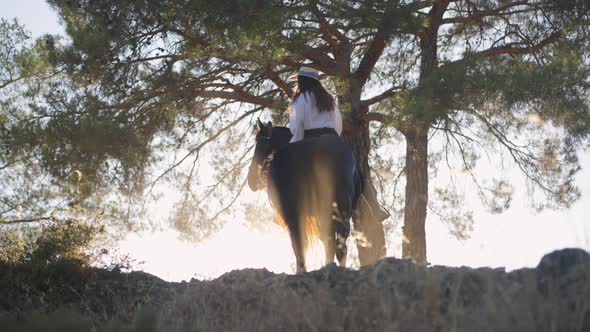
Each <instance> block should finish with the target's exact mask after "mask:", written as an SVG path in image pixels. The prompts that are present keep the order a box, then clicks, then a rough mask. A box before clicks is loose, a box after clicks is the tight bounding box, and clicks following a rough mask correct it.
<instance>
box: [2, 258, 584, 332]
mask: <svg viewBox="0 0 590 332" xmlns="http://www.w3.org/2000/svg"><path fill="white" fill-rule="evenodd" d="M91 329H94V330H97V331H167V332H171V331H590V255H589V254H588V253H586V252H585V251H582V250H578V249H566V250H561V251H556V252H553V253H551V254H548V255H546V256H545V257H544V258H543V259H542V260H541V262H540V263H539V265H538V266H537V267H536V268H534V269H521V270H517V271H512V272H509V273H507V272H505V271H503V270H502V269H490V268H479V269H472V268H466V267H463V268H449V267H443V266H433V267H424V266H419V265H416V264H414V263H412V262H410V261H407V260H400V259H394V258H387V259H384V260H382V261H380V262H378V263H377V264H375V265H373V266H369V267H365V268H362V269H360V270H358V271H354V270H348V269H343V268H339V267H336V266H335V265H329V266H327V267H325V268H323V269H321V270H318V271H314V272H311V273H307V274H305V275H286V274H278V275H277V274H274V273H271V272H268V271H266V270H254V269H250V270H240V271H233V272H230V273H227V274H225V275H223V276H221V277H220V278H218V279H215V280H211V281H199V280H191V281H190V282H182V283H168V282H165V281H163V280H161V279H159V278H157V277H154V276H152V275H149V274H146V273H142V272H133V273H121V272H118V271H105V270H100V269H88V268H79V267H76V266H72V265H67V264H62V265H55V266H47V267H42V268H40V267H31V266H0V331H3V332H4V331H7V332H12V331H34V330H39V331H78V330H80V331H82V330H91Z"/></svg>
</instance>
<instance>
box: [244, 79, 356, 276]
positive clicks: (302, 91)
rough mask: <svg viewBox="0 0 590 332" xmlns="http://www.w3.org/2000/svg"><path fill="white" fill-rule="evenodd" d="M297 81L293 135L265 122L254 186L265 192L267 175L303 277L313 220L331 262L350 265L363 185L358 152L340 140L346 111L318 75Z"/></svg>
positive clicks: (252, 172)
mask: <svg viewBox="0 0 590 332" xmlns="http://www.w3.org/2000/svg"><path fill="white" fill-rule="evenodd" d="M297 81H298V88H297V90H296V93H295V95H294V97H293V99H292V103H291V107H290V108H291V114H290V122H289V129H290V131H289V130H288V129H287V128H283V127H272V124H270V123H269V124H268V125H264V124H262V122H260V121H259V127H260V131H259V132H258V134H257V135H256V148H255V152H254V158H253V160H252V165H251V166H250V170H249V172H248V184H249V186H250V188H251V189H252V190H254V191H256V190H258V189H261V187H262V186H263V184H261V183H263V181H261V178H260V177H261V176H260V175H261V173H264V174H267V176H266V180H267V181H266V186H267V191H268V195H269V197H270V200H271V202H272V204H273V207H274V208H275V210H276V211H277V212H278V214H279V215H280V216H282V219H283V220H284V222H285V224H286V226H287V228H288V231H289V235H290V238H291V245H292V247H293V251H294V253H295V258H296V261H297V272H298V273H301V272H304V271H305V270H306V265H305V258H304V257H305V255H304V251H305V248H306V240H308V239H309V235H310V234H306V231H307V229H308V227H306V222H309V220H310V218H309V217H314V218H316V219H317V220H318V221H319V222H318V226H319V236H320V240H321V241H322V242H323V244H324V249H325V255H326V256H325V257H326V263H329V262H332V261H333V259H334V255H336V258H337V259H338V262H339V265H341V266H345V265H346V253H347V248H346V239H347V238H348V236H349V234H350V224H349V222H350V217H351V216H352V211H353V209H354V208H356V203H357V202H358V198H359V197H360V194H361V192H362V189H363V188H362V187H363V185H362V177H361V176H360V172H359V171H358V169H357V168H356V161H355V159H354V156H353V153H352V150H351V149H350V147H349V146H347V145H346V144H344V143H343V142H342V141H341V140H340V138H339V137H338V134H339V133H340V132H341V131H342V119H341V117H340V112H339V110H338V108H337V106H336V104H335V102H334V98H333V97H332V96H331V95H330V94H329V93H327V91H326V90H325V89H324V88H323V87H322V86H321V84H320V82H319V75H318V73H317V71H314V70H312V69H310V68H306V67H303V68H301V70H300V71H299V73H298V75H297ZM289 142H290V144H289ZM269 157H270V158H269ZM261 171H264V172H261Z"/></svg>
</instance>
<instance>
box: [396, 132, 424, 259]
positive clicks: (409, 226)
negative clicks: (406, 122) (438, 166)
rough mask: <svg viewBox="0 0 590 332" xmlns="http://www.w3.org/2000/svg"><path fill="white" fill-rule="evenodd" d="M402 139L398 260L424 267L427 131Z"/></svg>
mask: <svg viewBox="0 0 590 332" xmlns="http://www.w3.org/2000/svg"><path fill="white" fill-rule="evenodd" d="M405 136H406V167H405V173H406V205H405V212H404V227H403V242H402V257H403V258H411V259H414V261H416V262H417V263H421V264H424V263H426V229H425V223H426V208H427V203H428V127H420V126H416V127H414V128H412V129H409V130H407V131H406V132H405Z"/></svg>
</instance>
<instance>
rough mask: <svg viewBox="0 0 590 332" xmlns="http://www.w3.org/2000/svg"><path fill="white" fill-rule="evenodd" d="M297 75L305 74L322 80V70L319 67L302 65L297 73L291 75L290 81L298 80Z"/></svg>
mask: <svg viewBox="0 0 590 332" xmlns="http://www.w3.org/2000/svg"><path fill="white" fill-rule="evenodd" d="M297 76H305V77H309V78H313V79H314V80H316V81H319V80H320V72H319V71H318V70H317V69H314V68H311V67H301V68H299V71H298V72H297V74H295V75H291V76H289V81H297Z"/></svg>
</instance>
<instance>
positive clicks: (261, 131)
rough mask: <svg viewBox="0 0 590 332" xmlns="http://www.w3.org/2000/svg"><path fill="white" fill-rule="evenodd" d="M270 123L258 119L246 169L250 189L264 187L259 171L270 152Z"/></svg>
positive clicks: (255, 189) (256, 189)
mask: <svg viewBox="0 0 590 332" xmlns="http://www.w3.org/2000/svg"><path fill="white" fill-rule="evenodd" d="M271 139H272V123H271V122H270V121H269V122H268V123H267V124H264V123H262V121H260V119H258V132H257V133H256V146H255V147H254V157H253V158H252V163H251V164H250V168H249V169H248V186H249V187H250V189H252V191H258V190H260V189H262V188H263V187H264V183H263V181H261V179H260V173H261V170H262V168H263V163H264V160H266V159H267V158H268V156H269V155H270V154H271V153H272V144H271Z"/></svg>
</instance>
